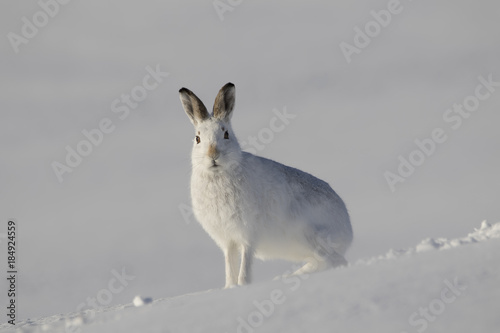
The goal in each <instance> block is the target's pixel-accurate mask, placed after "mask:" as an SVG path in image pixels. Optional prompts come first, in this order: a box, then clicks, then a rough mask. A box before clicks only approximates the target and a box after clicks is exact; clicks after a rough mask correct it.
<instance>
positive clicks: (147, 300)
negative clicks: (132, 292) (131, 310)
mask: <svg viewBox="0 0 500 333" xmlns="http://www.w3.org/2000/svg"><path fill="white" fill-rule="evenodd" d="M151 303H153V299H152V298H151V297H142V296H139V295H138V296H135V297H134V300H133V301H132V304H134V306H135V307H138V306H143V305H146V304H151Z"/></svg>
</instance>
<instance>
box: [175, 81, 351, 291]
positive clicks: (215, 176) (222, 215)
mask: <svg viewBox="0 0 500 333" xmlns="http://www.w3.org/2000/svg"><path fill="white" fill-rule="evenodd" d="M179 94H180V98H181V102H182V105H183V107H184V110H185V111H186V113H187V115H188V116H189V119H190V120H191V122H192V123H193V125H194V127H195V133H196V134H195V135H196V138H195V140H194V144H193V151H192V155H191V158H192V175H191V197H192V204H193V210H194V214H195V216H196V218H197V219H198V221H199V222H200V223H201V225H202V226H203V228H204V229H205V231H206V232H207V233H208V234H209V235H210V236H211V237H212V238H213V240H214V241H215V242H216V243H217V245H218V246H219V247H220V248H221V249H222V251H223V252H224V256H225V263H226V288H227V287H231V286H234V285H236V284H239V285H243V284H247V283H249V282H250V276H251V266H252V260H253V258H254V257H257V258H259V259H274V258H275V259H285V260H290V261H294V262H304V263H305V264H304V266H303V267H302V268H301V269H299V270H298V271H297V272H295V273H294V274H301V273H311V272H314V271H319V270H323V269H326V268H330V267H336V266H339V265H345V264H347V262H346V260H345V259H344V257H343V255H344V253H345V251H346V250H347V248H348V247H349V245H350V244H351V242H352V227H351V223H350V220H349V214H348V213H347V209H346V207H345V205H344V202H343V201H342V199H341V198H340V197H339V196H338V195H337V194H336V193H335V191H333V190H332V188H331V187H330V186H329V185H328V184H327V183H326V182H324V181H322V180H320V179H318V178H315V177H314V176H312V175H310V174H308V173H305V172H303V171H300V170H297V169H294V168H291V167H288V166H285V165H283V164H280V163H277V162H274V161H272V160H269V159H266V158H262V157H258V156H255V155H252V154H250V153H247V152H243V151H241V148H240V145H239V144H238V140H237V139H236V136H235V134H234V132H233V129H232V127H231V115H232V112H233V108H234V103H235V88H234V85H233V84H232V83H227V84H226V85H225V86H224V87H222V88H221V90H220V91H219V93H218V95H217V97H216V99H215V104H214V108H213V113H212V114H210V113H209V112H208V111H207V109H206V107H205V106H204V105H203V103H202V102H201V100H200V99H199V98H198V97H197V96H196V95H195V94H194V93H193V92H191V91H190V90H188V89H186V88H182V89H181V90H179Z"/></svg>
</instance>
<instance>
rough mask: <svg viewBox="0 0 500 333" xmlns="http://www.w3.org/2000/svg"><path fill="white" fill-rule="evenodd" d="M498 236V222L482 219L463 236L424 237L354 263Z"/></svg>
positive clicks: (444, 248)
mask: <svg viewBox="0 0 500 333" xmlns="http://www.w3.org/2000/svg"><path fill="white" fill-rule="evenodd" d="M493 238H500V222H498V223H496V224H493V225H491V224H490V223H488V222H486V221H483V222H481V226H480V227H479V228H474V231H473V232H471V233H469V234H468V235H467V236H465V237H461V238H455V239H448V238H444V237H439V238H426V239H423V240H422V241H421V242H420V243H419V244H417V246H416V247H415V248H409V249H398V250H395V249H390V250H389V251H388V252H387V253H386V254H383V255H380V256H377V257H372V258H369V259H360V260H358V261H357V262H356V264H355V265H372V264H374V263H376V262H377V261H380V260H390V259H396V258H399V257H402V256H409V255H412V254H414V253H421V252H427V251H432V250H448V249H451V248H454V247H458V246H462V245H467V244H472V243H479V242H484V241H486V240H488V239H493Z"/></svg>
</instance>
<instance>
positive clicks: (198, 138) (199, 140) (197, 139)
mask: <svg viewBox="0 0 500 333" xmlns="http://www.w3.org/2000/svg"><path fill="white" fill-rule="evenodd" d="M200 142H201V139H200V137H199V136H198V135H197V136H196V143H200Z"/></svg>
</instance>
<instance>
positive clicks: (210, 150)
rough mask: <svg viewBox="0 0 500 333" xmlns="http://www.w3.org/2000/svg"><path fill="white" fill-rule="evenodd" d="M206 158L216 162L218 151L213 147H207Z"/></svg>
mask: <svg viewBox="0 0 500 333" xmlns="http://www.w3.org/2000/svg"><path fill="white" fill-rule="evenodd" d="M208 156H209V157H210V158H211V159H213V160H216V159H217V158H218V157H219V150H218V149H217V147H216V146H215V145H210V146H209V147H208Z"/></svg>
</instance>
